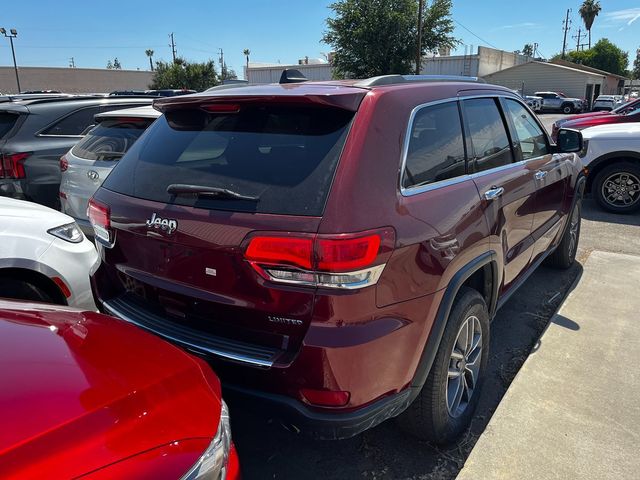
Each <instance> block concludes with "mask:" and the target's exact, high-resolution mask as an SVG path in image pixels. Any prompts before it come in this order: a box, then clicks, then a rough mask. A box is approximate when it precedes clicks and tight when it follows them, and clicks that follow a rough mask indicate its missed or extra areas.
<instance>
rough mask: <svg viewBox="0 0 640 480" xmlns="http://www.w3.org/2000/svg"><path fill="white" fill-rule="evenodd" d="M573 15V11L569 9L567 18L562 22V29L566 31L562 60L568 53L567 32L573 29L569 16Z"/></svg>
mask: <svg viewBox="0 0 640 480" xmlns="http://www.w3.org/2000/svg"><path fill="white" fill-rule="evenodd" d="M570 13H571V9H570V8H568V9H567V17H566V18H565V19H564V22H562V29H563V30H564V40H563V41H562V58H563V59H564V57H565V56H566V52H567V32H568V31H569V29H570V28H571V20H569V14H570Z"/></svg>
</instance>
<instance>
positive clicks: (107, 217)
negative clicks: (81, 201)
mask: <svg viewBox="0 0 640 480" xmlns="http://www.w3.org/2000/svg"><path fill="white" fill-rule="evenodd" d="M87 217H89V221H90V222H91V226H92V227H93V232H94V233H95V235H96V238H97V239H99V240H101V241H102V243H105V244H106V245H108V246H111V244H112V242H113V234H112V231H111V210H110V209H109V207H108V206H107V205H105V204H103V203H100V202H98V201H97V200H95V199H93V198H92V199H91V200H89V206H88V207H87Z"/></svg>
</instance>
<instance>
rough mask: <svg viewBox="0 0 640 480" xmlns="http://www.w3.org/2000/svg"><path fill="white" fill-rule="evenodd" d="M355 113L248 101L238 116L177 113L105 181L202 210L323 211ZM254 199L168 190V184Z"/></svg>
mask: <svg viewBox="0 0 640 480" xmlns="http://www.w3.org/2000/svg"><path fill="white" fill-rule="evenodd" d="M353 115H354V112H351V111H346V110H342V109H336V108H328V107H320V106H318V107H316V106H304V107H303V106H282V105H261V104H256V105H243V106H241V107H240V109H239V111H237V112H235V113H208V112H206V111H204V110H200V109H188V110H174V111H170V112H167V113H166V114H165V115H163V116H162V117H160V118H159V119H158V120H156V122H155V123H154V124H153V125H152V126H151V127H150V128H149V129H148V130H147V133H146V134H145V136H144V137H143V138H142V139H141V140H140V142H137V143H136V144H135V145H134V146H133V148H131V150H129V152H128V153H127V155H125V157H124V158H123V159H122V160H121V161H120V162H119V164H118V166H117V167H116V168H115V169H114V170H113V172H112V173H111V174H110V175H109V177H108V178H107V181H106V182H105V184H104V186H105V188H108V189H110V190H113V191H116V192H119V193H123V194H125V195H130V196H133V197H137V198H142V199H147V200H154V201H158V202H163V203H170V204H177V205H188V206H194V207H198V208H208V209H220V210H231V211H245V212H260V213H277V214H290V215H321V214H322V212H323V210H324V205H325V202H326V198H327V195H328V193H329V189H330V187H331V183H332V180H333V176H334V173H335V170H336V166H337V163H338V159H339V157H340V154H341V151H342V147H343V145H344V142H345V139H346V135H347V132H348V129H349V126H350V124H351V120H352V119H353ZM181 184H182V185H183V184H186V185H192V186H195V187H204V188H207V187H213V188H216V189H227V190H230V191H232V192H233V193H235V194H239V195H240V196H245V197H253V198H254V199H253V200H248V199H246V198H245V199H243V198H238V197H236V198H229V196H228V195H227V196H226V198H221V197H219V196H218V197H215V196H211V195H187V194H169V193H167V187H169V186H170V185H174V186H175V185H181Z"/></svg>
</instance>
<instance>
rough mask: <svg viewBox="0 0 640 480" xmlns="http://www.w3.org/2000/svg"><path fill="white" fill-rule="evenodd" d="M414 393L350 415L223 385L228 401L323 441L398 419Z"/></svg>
mask: <svg viewBox="0 0 640 480" xmlns="http://www.w3.org/2000/svg"><path fill="white" fill-rule="evenodd" d="M412 393H413V390H412V389H411V388H407V389H405V390H403V391H401V392H398V393H395V394H392V395H388V396H386V397H383V398H381V399H379V400H376V401H374V402H372V403H370V404H369V405H366V406H364V407H360V408H358V409H355V410H351V411H349V412H341V411H337V410H336V411H327V410H325V411H318V410H317V409H313V408H311V407H309V406H307V405H305V404H303V403H302V402H299V401H297V400H295V399H292V398H290V397H286V396H284V395H275V394H270V393H265V392H262V391H257V390H251V389H246V388H242V387H238V386H234V385H227V384H223V394H224V397H225V398H226V399H227V400H229V401H231V402H234V403H235V404H243V403H244V404H246V405H247V406H248V407H254V408H255V406H256V405H260V411H261V412H264V413H265V414H266V415H270V416H272V417H273V418H275V419H277V420H279V421H280V422H281V423H282V424H283V425H284V426H285V427H286V428H288V429H290V430H292V431H294V432H296V433H303V434H305V435H308V436H311V437H312V438H316V439H320V440H342V439H347V438H351V437H353V436H355V435H358V434H359V433H362V432H364V431H365V430H368V429H370V428H373V427H375V426H376V425H379V424H380V423H382V422H384V421H385V420H388V419H390V418H393V417H396V416H398V415H399V414H400V413H402V412H403V411H404V410H405V409H406V408H407V407H408V406H409V404H410V403H411V401H412V400H413V398H414V395H412Z"/></svg>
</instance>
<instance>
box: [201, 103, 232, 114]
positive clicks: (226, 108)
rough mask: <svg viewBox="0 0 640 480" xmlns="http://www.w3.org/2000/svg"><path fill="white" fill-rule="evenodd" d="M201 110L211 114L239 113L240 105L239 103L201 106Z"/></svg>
mask: <svg viewBox="0 0 640 480" xmlns="http://www.w3.org/2000/svg"><path fill="white" fill-rule="evenodd" d="M200 108H201V109H203V110H206V111H207V112H211V113H238V112H239V111H240V105H238V104H237V103H209V104H206V105H202V106H200Z"/></svg>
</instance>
